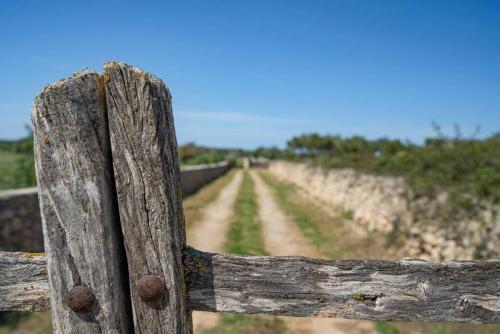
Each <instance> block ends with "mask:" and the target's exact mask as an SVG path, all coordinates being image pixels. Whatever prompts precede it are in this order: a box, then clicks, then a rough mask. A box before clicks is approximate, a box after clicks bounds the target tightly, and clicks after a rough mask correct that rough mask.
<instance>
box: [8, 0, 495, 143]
mask: <svg viewBox="0 0 500 334" xmlns="http://www.w3.org/2000/svg"><path fill="white" fill-rule="evenodd" d="M0 51H1V52H0V73H1V76H0V138H4V139H5V138H17V137H20V136H22V135H24V134H25V129H24V124H26V123H29V122H30V118H29V117H30V108H31V103H32V101H33V98H34V96H35V95H36V94H37V93H38V92H39V91H40V90H41V88H42V87H43V86H44V85H45V84H48V83H50V82H53V81H55V80H58V79H60V78H62V77H65V76H69V75H71V73H72V72H74V71H77V70H79V69H82V68H83V67H86V66H88V67H89V68H91V69H95V70H101V69H102V64H103V63H104V62H105V61H107V60H119V61H124V62H128V63H130V64H133V65H135V66H137V67H140V68H142V69H144V70H147V71H149V72H152V73H153V74H155V75H157V76H158V77H160V78H161V79H163V81H164V82H165V83H166V84H167V86H168V87H169V88H170V90H171V92H172V95H173V99H174V117H175V121H176V128H177V135H178V139H179V142H181V143H184V142H187V141H195V142H196V143H198V144H205V145H213V146H219V147H246V148H253V147H256V146H258V145H273V144H276V145H279V146H282V145H284V144H285V141H286V139H288V138H290V137H291V136H292V135H294V134H300V133H302V132H312V131H317V132H320V133H338V134H342V135H352V134H361V135H365V136H367V137H369V138H375V137H381V136H388V137H394V138H402V139H404V138H408V139H410V140H413V141H417V142H419V141H421V140H422V138H424V137H426V136H428V135H430V134H432V128H431V122H432V121H436V122H438V123H440V124H442V125H443V126H444V127H445V128H451V126H452V124H453V123H454V122H457V123H459V124H460V125H461V126H462V128H463V131H464V133H465V134H467V133H471V132H472V131H473V128H474V127H475V126H476V125H481V126H482V131H481V134H482V135H483V136H486V135H489V134H491V133H493V132H496V131H498V130H500V1H486V0H484V1H483V0H482V1H474V0H470V1H457V0H454V1H421V0H419V1H416V0H415V1H402V0H396V1H256V0H252V1H178V2H171V1H158V2H149V1H142V2H140V1H134V2H127V1H116V2H114V1H88V0H86V1H80V2H77V1H14V0H10V1H9V0H5V1H2V2H1V3H0Z"/></svg>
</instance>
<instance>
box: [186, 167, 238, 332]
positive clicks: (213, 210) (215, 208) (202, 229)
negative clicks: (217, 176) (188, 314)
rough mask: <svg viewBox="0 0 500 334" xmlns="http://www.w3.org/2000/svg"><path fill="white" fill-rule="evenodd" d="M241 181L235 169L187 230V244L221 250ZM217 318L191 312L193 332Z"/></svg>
mask: <svg viewBox="0 0 500 334" xmlns="http://www.w3.org/2000/svg"><path fill="white" fill-rule="evenodd" d="M241 181H242V172H241V171H237V172H236V173H235V175H234V176H233V179H232V180H231V181H230V182H229V184H228V185H227V186H226V187H225V188H224V189H223V190H222V191H221V193H220V194H219V196H218V197H217V199H216V200H215V201H214V202H213V203H212V204H210V205H209V206H207V207H206V208H205V209H204V210H203V214H202V218H201V220H200V221H198V222H196V223H195V224H193V225H192V227H191V228H190V229H189V230H188V231H187V241H188V244H189V245H191V246H193V247H195V248H197V249H199V250H203V251H208V252H216V253H220V252H222V250H223V247H224V242H225V240H226V234H227V231H228V229H229V224H230V219H231V216H232V214H233V207H234V203H235V201H236V197H237V195H238V190H239V189H240V185H241ZM218 318H219V316H218V314H217V313H209V312H193V329H194V333H200V334H201V333H203V331H204V330H205V329H207V328H212V327H215V326H216V325H217V320H218Z"/></svg>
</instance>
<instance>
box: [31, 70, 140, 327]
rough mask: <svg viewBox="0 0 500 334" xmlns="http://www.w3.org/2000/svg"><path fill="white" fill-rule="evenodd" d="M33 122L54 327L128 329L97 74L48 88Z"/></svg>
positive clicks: (36, 107)
mask: <svg viewBox="0 0 500 334" xmlns="http://www.w3.org/2000/svg"><path fill="white" fill-rule="evenodd" d="M32 121H33V130H34V141H35V164H36V172H37V179H38V191H39V197H40V209H41V214H42V222H43V232H44V239H45V241H44V242H45V251H46V253H47V262H48V264H47V267H48V276H49V289H50V304H51V310H52V320H53V327H54V332H55V333H130V332H131V331H132V324H131V321H130V319H131V315H130V313H131V312H130V306H129V305H130V304H129V297H128V282H127V280H126V277H125V278H124V277H123V275H122V274H123V272H126V271H124V270H123V267H124V266H122V265H121V263H120V262H121V261H123V259H124V251H123V243H122V241H121V233H120V226H119V221H118V214H117V209H116V196H115V190H114V187H113V174H112V163H111V152H110V144H109V134H108V126H107V120H106V105H105V97H104V88H103V84H102V79H101V78H100V76H99V75H98V74H97V73H81V74H76V75H74V76H73V77H72V78H68V79H64V80H61V81H59V82H57V83H54V84H51V85H49V86H47V87H46V88H45V89H44V90H43V91H42V92H41V93H40V94H39V95H38V96H37V98H36V99H35V102H34V105H33V113H32ZM125 275H126V274H125Z"/></svg>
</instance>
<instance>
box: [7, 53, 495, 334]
mask: <svg viewBox="0 0 500 334" xmlns="http://www.w3.org/2000/svg"><path fill="white" fill-rule="evenodd" d="M173 124H174V122H173V118H172V107H171V97H170V94H169V92H168V90H167V88H166V87H165V86H164V84H163V83H162V82H161V81H160V80H159V79H157V78H155V77H154V76H152V75H150V74H147V73H144V72H142V71H140V70H138V69H136V68H133V67H131V66H129V65H126V64H122V63H115V62H112V63H107V64H106V65H105V70H104V73H103V74H98V73H81V74H77V75H75V76H73V77H72V78H69V79H64V80H62V81H59V82H57V83H55V84H52V85H49V86H47V87H46V88H45V89H44V90H43V91H42V92H41V93H40V95H39V96H38V97H37V98H36V100H35V103H34V106H33V126H34V138H35V160H36V169H37V179H38V187H39V196H40V207H41V215H42V221H43V228H44V241H45V249H46V253H45V254H29V253H7V252H2V253H0V310H17V311H41V310H48V309H50V310H51V311H52V318H53V326H54V331H55V332H56V333H134V332H135V333H190V332H191V331H192V329H191V328H192V324H191V311H193V310H202V311H211V312H235V313H244V314H272V315H290V316H303V317H342V318H350V319H373V320H405V321H453V322H484V323H486V322H488V323H500V287H499V286H500V284H499V281H498V278H499V277H500V262H499V261H497V260H493V261H468V262H448V263H435V262H425V261H418V260H399V261H364V260H360V261H351V260H317V259H308V258H303V257H269V256H250V257H243V256H232V255H222V254H211V253H204V252H202V251H198V250H195V249H192V248H190V247H189V246H187V245H186V242H185V230H184V216H183V211H182V205H181V189H180V181H179V179H180V176H179V164H178V159H177V144H176V138H175V132H174V126H173Z"/></svg>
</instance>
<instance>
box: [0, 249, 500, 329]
mask: <svg viewBox="0 0 500 334" xmlns="http://www.w3.org/2000/svg"><path fill="white" fill-rule="evenodd" d="M184 266H185V275H186V284H187V288H188V303H187V304H188V305H189V307H190V308H191V309H192V310H201V311H212V312H235V313H245V314H269V315H288V316H299V317H339V318H350V319H370V320H403V321H449V322H476V323H500V284H499V280H498V278H499V277H500V261H498V260H488V261H464V262H443V263H440V262H426V261H420V260H398V261H376V260H369V261H365V260H316V259H308V258H303V257H271V256H250V257H243V256H233V255H221V254H211V253H204V252H200V251H197V250H195V249H192V248H187V249H185V250H184ZM47 289H48V288H47V278H46V271H45V261H44V257H42V256H32V255H24V254H23V253H4V252H0V310H44V309H48V305H49V303H48V293H47Z"/></svg>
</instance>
